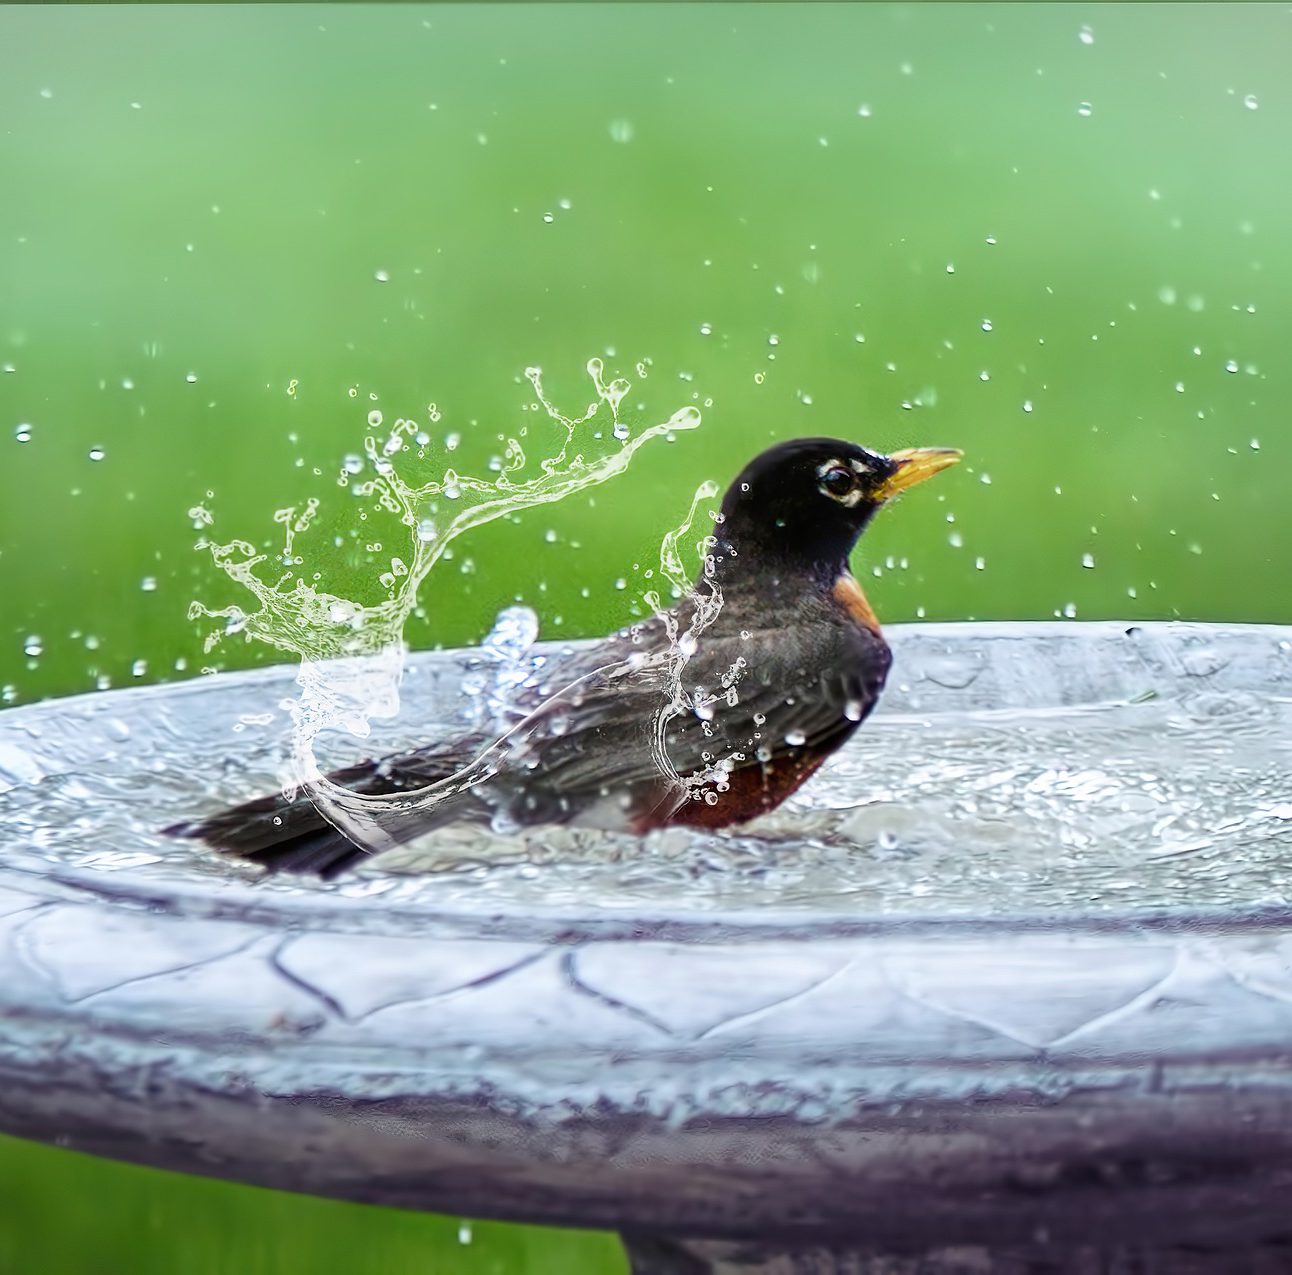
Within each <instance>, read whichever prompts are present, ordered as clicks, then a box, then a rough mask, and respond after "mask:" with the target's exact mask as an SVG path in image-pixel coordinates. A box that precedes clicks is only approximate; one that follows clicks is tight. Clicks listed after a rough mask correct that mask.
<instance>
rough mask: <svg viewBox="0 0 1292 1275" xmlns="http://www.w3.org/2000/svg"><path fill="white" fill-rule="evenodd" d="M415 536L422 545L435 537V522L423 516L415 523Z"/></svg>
mask: <svg viewBox="0 0 1292 1275" xmlns="http://www.w3.org/2000/svg"><path fill="white" fill-rule="evenodd" d="M417 538H418V540H420V541H421V542H422V543H423V544H424V545H425V544H430V542H431V541H432V540H434V539H435V524H434V523H433V522H432V521H431V520H430V519H429V518H423V519H422V520H421V521H420V522H419V523H418V524H417Z"/></svg>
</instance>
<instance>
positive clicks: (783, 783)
mask: <svg viewBox="0 0 1292 1275" xmlns="http://www.w3.org/2000/svg"><path fill="white" fill-rule="evenodd" d="M960 456H961V453H960V452H958V451H955V450H952V449H950V448H911V449H909V450H905V451H898V452H894V453H892V454H891V455H887V456H886V455H881V454H880V453H878V452H873V451H869V450H868V449H866V448H864V447H859V446H857V445H856V444H855V443H849V442H844V441H842V440H840V439H834V438H803V439H797V440H795V441H792V442H787V443H779V444H777V445H776V446H775V447H771V448H769V449H768V450H767V451H765V452H763V453H762V454H761V455H759V456H757V457H755V458H754V459H753V460H752V461H750V463H749V464H748V465H746V466H745V468H744V469H743V470H742V471H741V472H740V474H739V475H738V476H737V478H736V480H735V481H734V482H733V483H732V484H731V487H730V488H729V489H728V491H727V493H726V495H725V497H724V499H723V502H722V510H721V514H720V516H719V517H718V519H717V523H716V527H715V534H714V538H713V542H712V545H711V549H710V552H709V554H708V555H707V556H706V560H705V568H704V570H703V572H702V574H701V577H700V579H699V580H698V581H697V583H696V585H695V587H694V588H693V590H692V592H691V594H690V595H689V597H688V599H687V600H686V601H684V603H683V604H682V605H681V606H680V607H679V608H676V609H674V610H672V611H669V612H665V613H662V614H659V615H656V616H654V617H653V618H652V619H650V620H647V621H644V622H642V623H640V624H633V625H632V626H630V627H628V628H626V629H622V630H620V631H619V632H617V633H614V634H612V635H611V636H610V637H607V638H605V639H603V640H601V641H599V642H597V643H594V644H592V645H590V646H587V647H584V648H581V649H573V650H570V651H567V652H563V653H562V654H560V655H557V656H548V657H545V660H544V661H540V664H539V667H538V668H537V669H536V671H535V672H534V674H533V675H532V676H531V677H530V678H529V679H528V680H527V681H526V682H525V683H524V684H523V685H522V686H521V687H519V688H517V690H516V692H515V693H514V699H513V705H512V707H513V708H514V711H515V714H516V723H515V725H514V726H513V727H512V728H511V729H510V730H508V731H507V732H506V733H505V734H503V735H502V737H501V738H494V737H491V736H490V735H486V734H482V733H479V732H477V733H475V734H473V735H470V736H468V737H466V738H459V739H455V740H452V741H448V742H441V743H436V744H428V745H427V746H426V747H424V748H420V749H417V750H416V751H412V752H406V753H400V754H397V755H395V756H390V757H385V758H382V759H380V760H376V761H365V762H361V763H360V764H358V765H356V766H349V767H347V768H345V769H344V770H339V771H336V772H334V773H333V774H331V775H329V776H328V780H329V781H330V786H329V784H324V785H322V786H321V788H320V790H319V791H320V792H321V793H322V794H325V795H324V796H323V798H322V800H320V801H319V802H316V801H315V800H314V799H313V797H311V796H309V795H305V796H301V795H285V794H276V795H273V796H269V797H263V798H260V799H258V800H255V801H251V802H248V803H246V804H245V805H241V806H237V807H235V808H233V809H231V810H226V811H223V812H221V813H219V814H215V815H212V816H210V817H209V818H206V819H203V820H200V821H198V822H194V823H184V824H179V825H176V826H175V827H173V828H168V829H166V831H167V833H169V834H171V835H173V836H180V837H191V838H196V839H200V840H202V841H205V842H207V843H208V844H210V845H212V846H214V847H215V848H216V849H218V850H220V851H223V852H224V853H226V854H229V855H231V856H234V857H236V858H240V859H244V860H249V861H251V862H253V863H258V864H261V865H263V866H264V867H265V868H267V869H269V870H271V871H289V872H302V873H317V874H318V875H320V876H323V877H332V876H335V875H336V874H338V873H340V872H343V871H345V870H346V869H347V868H349V867H351V866H353V865H354V864H355V863H357V862H359V861H360V860H361V859H362V858H363V857H364V856H365V855H368V854H372V853H378V852H380V851H381V850H384V849H387V848H389V847H392V846H396V845H400V844H403V843H406V842H408V841H411V840H413V839H414V838H417V837H420V836H422V835H423V834H425V833H427V832H430V831H432V830H434V829H435V828H439V827H443V826H445V825H447V824H450V823H463V822H475V823H482V824H489V825H491V826H492V827H493V828H494V829H495V830H500V831H514V830H519V829H523V828H526V827H532V826H535V825H540V824H569V825H577V826H582V827H596V828H606V829H614V830H620V831H632V832H638V833H642V832H646V831H649V830H650V829H652V828H661V827H667V826H676V825H683V826H687V827H695V828H708V829H713V828H723V827H727V826H728V825H731V824H738V823H744V822H745V821H747V820H749V819H753V818H755V817H756V816H758V815H761V814H765V813H766V812H768V811H769V810H773V809H775V807H777V806H779V805H780V804H781V802H783V801H784V800H785V799H786V798H787V797H788V796H789V795H790V794H791V793H793V792H794V791H795V790H796V789H798V788H799V787H800V785H802V784H803V783H804V782H805V781H806V780H807V779H809V778H810V777H811V776H812V774H813V773H814V772H815V771H816V770H817V769H818V767H819V766H820V765H821V763H822V762H823V761H825V759H826V758H827V757H828V756H829V755H830V754H831V753H832V752H834V751H835V749H837V748H838V747H839V746H840V745H842V744H843V743H844V742H845V741H846V740H847V739H848V738H849V736H851V734H852V733H853V731H855V730H856V729H857V727H858V726H859V725H860V724H861V722H862V721H864V720H865V718H866V716H867V714H869V712H870V711H871V709H872V708H873V707H874V705H875V702H876V700H877V699H878V698H879V694H880V691H881V690H882V689H883V686H884V681H885V678H886V677H887V675H888V669H889V664H890V663H891V658H892V657H891V655H890V653H889V648H888V644H887V643H886V642H885V641H884V637H883V634H882V633H881V631H880V627H879V621H878V620H877V619H876V618H875V613H874V611H873V610H872V609H871V607H870V604H869V602H867V600H866V595H865V594H864V593H863V592H862V589H861V586H860V585H859V584H858V583H857V581H856V580H855V579H854V578H853V575H852V573H851V571H850V570H849V568H848V558H849V555H850V554H851V552H852V550H853V547H854V546H855V544H856V542H857V539H858V537H859V536H860V535H861V533H862V532H863V531H864V530H865V528H866V526H867V524H868V523H869V522H870V520H871V519H872V518H873V517H874V516H875V514H876V513H877V512H878V510H879V509H880V508H881V507H882V506H883V505H885V504H886V503H888V502H889V501H890V500H892V499H893V498H894V497H895V496H897V495H899V494H901V493H902V492H904V491H906V490H907V489H908V488H910V487H913V486H914V485H915V484H916V483H920V482H923V481H924V480H925V479H926V478H929V477H931V476H932V475H933V474H936V473H937V472H938V471H939V470H942V469H945V468H946V467H947V466H949V465H953V464H955V463H956V461H958V460H959V459H960ZM688 608H689V610H688ZM688 617H689V619H688ZM684 622H685V623H684ZM356 798H357V800H356Z"/></svg>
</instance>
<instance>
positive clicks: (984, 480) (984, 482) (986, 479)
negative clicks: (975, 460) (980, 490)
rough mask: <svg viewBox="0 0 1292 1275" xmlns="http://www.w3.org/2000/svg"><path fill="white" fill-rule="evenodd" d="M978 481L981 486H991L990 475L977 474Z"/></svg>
mask: <svg viewBox="0 0 1292 1275" xmlns="http://www.w3.org/2000/svg"><path fill="white" fill-rule="evenodd" d="M978 481H979V482H980V483H982V485H983V486H984V487H990V486H991V475H990V474H979V475H978Z"/></svg>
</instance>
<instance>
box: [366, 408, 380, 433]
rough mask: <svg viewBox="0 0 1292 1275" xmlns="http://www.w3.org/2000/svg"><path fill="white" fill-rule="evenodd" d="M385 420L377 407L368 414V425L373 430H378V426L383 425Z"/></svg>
mask: <svg viewBox="0 0 1292 1275" xmlns="http://www.w3.org/2000/svg"><path fill="white" fill-rule="evenodd" d="M383 419H384V418H383V416H382V414H381V413H380V412H379V411H378V410H377V409H376V408H375V407H374V408H373V409H372V411H371V412H369V413H368V424H369V426H371V428H373V429H376V428H377V426H379V425H380V424H381V422H382V420H383Z"/></svg>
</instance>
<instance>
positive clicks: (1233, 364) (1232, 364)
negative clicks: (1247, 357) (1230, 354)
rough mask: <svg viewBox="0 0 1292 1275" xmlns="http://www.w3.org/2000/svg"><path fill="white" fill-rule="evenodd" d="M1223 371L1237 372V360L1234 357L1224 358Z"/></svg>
mask: <svg viewBox="0 0 1292 1275" xmlns="http://www.w3.org/2000/svg"><path fill="white" fill-rule="evenodd" d="M1225 371H1226V372H1230V373H1232V372H1237V371H1238V361H1237V360H1236V359H1228V360H1226V362H1225Z"/></svg>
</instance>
